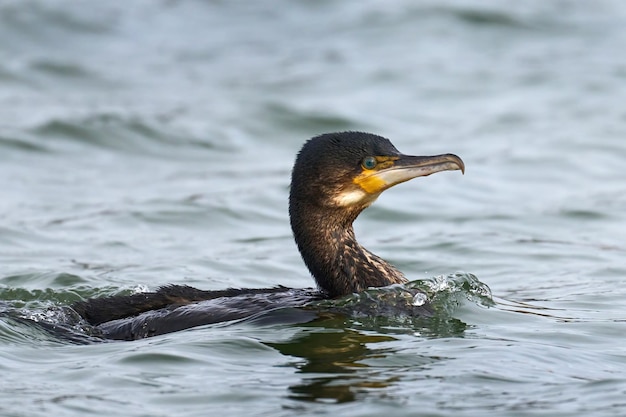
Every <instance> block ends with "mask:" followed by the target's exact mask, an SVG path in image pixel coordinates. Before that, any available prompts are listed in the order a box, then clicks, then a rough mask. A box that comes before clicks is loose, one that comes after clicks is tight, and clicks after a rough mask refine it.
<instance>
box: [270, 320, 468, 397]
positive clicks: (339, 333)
mask: <svg viewBox="0 0 626 417" xmlns="http://www.w3.org/2000/svg"><path fill="white" fill-rule="evenodd" d="M431 321H433V322H436V321H437V320H432V319H431ZM351 323H354V322H353V321H351V320H347V319H346V318H345V317H343V316H339V315H333V314H329V315H327V316H322V317H320V318H319V319H318V320H315V321H313V322H311V323H309V324H307V325H304V326H303V327H308V328H309V329H310V331H308V329H307V330H306V331H305V332H304V333H300V334H299V335H298V336H297V337H296V338H295V339H292V340H290V341H286V342H279V343H266V344H267V345H268V346H271V347H273V348H275V349H277V350H278V351H280V352H281V353H282V354H284V355H288V356H292V357H297V358H302V359H304V360H303V361H298V362H295V363H293V366H295V367H296V368H297V369H298V371H299V373H302V374H311V375H305V376H303V378H302V380H301V381H300V383H298V384H296V385H292V386H290V387H289V391H290V394H289V398H290V399H293V400H299V401H323V402H324V401H327V402H335V403H344V402H350V401H355V400H356V399H357V397H358V396H359V395H361V394H365V393H367V392H371V391H372V390H377V389H384V388H388V387H390V386H392V385H394V384H395V383H396V381H397V379H398V376H397V375H391V374H390V373H388V372H385V373H382V372H381V370H380V368H379V367H376V368H374V367H370V365H369V364H368V363H367V362H368V361H370V360H382V361H384V360H385V358H387V357H389V356H391V355H393V354H395V353H396V351H395V350H394V348H393V347H390V344H385V345H380V347H378V346H376V344H381V343H385V342H395V341H398V337H394V335H393V333H396V334H400V333H402V334H407V333H415V332H416V329H411V328H402V329H401V328H396V329H395V330H390V331H389V332H388V334H385V333H383V332H381V331H380V329H377V331H376V332H373V331H369V330H357V329H355V328H353V327H352V328H351V327H350V324H351ZM433 324H434V323H433ZM442 326H443V327H445V329H441V330H444V331H443V334H440V335H439V336H453V335H454V336H461V335H462V334H463V331H464V329H465V327H466V325H465V324H464V323H463V322H461V321H459V320H456V319H446V320H445V323H441V322H440V323H437V324H435V327H442ZM420 330H421V329H420ZM429 336H431V337H432V336H435V335H433V334H430V335H429ZM418 337H419V336H418ZM443 359H445V358H442V357H437V356H421V355H416V356H415V357H414V358H413V359H412V360H411V364H410V365H409V366H411V367H413V368H414V367H418V368H419V367H428V366H430V365H431V364H433V363H435V362H437V361H440V360H443Z"/></svg>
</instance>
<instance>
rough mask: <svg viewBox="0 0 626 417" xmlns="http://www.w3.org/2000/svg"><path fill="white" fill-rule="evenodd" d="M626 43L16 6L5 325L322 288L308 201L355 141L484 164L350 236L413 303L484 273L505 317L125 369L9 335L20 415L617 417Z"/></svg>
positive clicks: (342, 15)
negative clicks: (303, 205) (415, 297)
mask: <svg viewBox="0 0 626 417" xmlns="http://www.w3.org/2000/svg"><path fill="white" fill-rule="evenodd" d="M625 18H626V6H625V5H624V4H623V3H622V2H620V1H617V0H600V1H594V2H579V1H574V0H564V1H558V2H545V1H540V0H532V1H525V2H520V3H519V4H518V3H515V4H508V3H506V4H505V3H503V2H496V1H474V0H446V1H419V2H414V1H402V0H397V1H395V0H394V1H391V2H385V3H384V4H382V3H380V2H374V1H367V2H356V1H349V2H341V3H332V2H313V3H311V2H305V1H295V2H294V1H278V2H274V3H272V4H256V3H255V4H248V3H246V2H200V1H196V2H170V1H147V0H145V1H144V0H139V1H135V2H133V3H132V5H130V4H128V3H127V2H121V1H108V2H101V3H93V2H69V1H66V0H53V1H43V0H39V1H38V0H28V1H19V2H10V1H9V2H4V3H2V4H1V5H0V39H2V42H0V104H1V108H2V112H0V189H1V190H2V193H1V198H0V300H1V301H0V309H2V310H3V311H13V312H15V311H21V312H23V313H24V314H31V315H33V314H34V315H35V316H33V317H34V318H39V319H40V320H43V321H45V320H54V319H55V318H60V317H59V316H55V314H56V313H55V312H58V311H59V309H63V308H64V307H66V306H68V305H69V304H71V302H73V301H76V300H79V299H82V298H86V297H93V296H105V295H111V294H119V293H131V292H136V291H146V290H150V289H155V288H157V287H158V286H159V285H164V284H169V283H175V284H187V285H193V286H197V287H200V288H204V289H221V288H225V287H229V286H232V287H264V286H265V287H266V286H272V285H276V284H280V285H285V286H289V287H297V288H300V287H309V286H311V285H312V280H311V278H310V277H309V275H308V272H307V271H306V269H305V267H304V265H303V264H302V262H301V260H300V257H299V254H298V252H297V250H296V248H295V245H294V244H293V241H292V237H291V232H290V229H289V225H288V219H287V210H286V200H287V194H288V186H289V173H290V169H291V164H292V162H293V158H294V156H295V153H296V152H297V150H298V149H299V147H300V146H301V144H302V143H303V142H304V140H306V139H307V138H309V137H311V136H314V135H317V134H320V133H323V132H328V131H337V130H365V131H370V132H373V133H377V134H381V135H384V136H387V137H389V138H390V139H391V140H392V141H393V142H394V144H395V145H396V147H397V148H398V149H400V150H401V151H402V152H405V153H408V154H436V153H444V152H453V153H456V154H458V155H460V156H461V157H462V158H463V159H464V161H465V163H466V166H467V171H466V175H465V176H461V175H459V174H458V173H456V172H455V173H442V174H438V175H435V176H431V177H428V178H425V179H419V180H416V181H413V182H409V183H407V184H403V185H401V186H398V187H396V188H394V189H392V190H390V191H388V192H386V193H385V195H383V196H382V197H381V198H380V199H379V200H378V201H377V202H376V204H375V205H374V206H372V207H371V208H370V209H368V210H367V211H366V212H365V213H364V214H363V215H362V216H361V217H360V218H359V220H358V222H357V224H356V231H357V235H358V237H359V239H360V241H361V242H362V243H363V244H364V245H365V246H367V247H368V248H369V249H371V250H372V251H374V252H375V253H377V254H379V255H381V256H382V257H384V258H385V259H388V260H389V261H391V262H393V263H394V264H395V265H397V266H398V267H399V268H400V269H401V270H402V271H403V272H404V273H405V274H406V275H407V276H408V277H410V278H411V279H412V280H418V281H419V280H430V281H427V282H433V281H432V279H433V277H436V276H449V275H450V274H454V273H455V272H457V271H465V272H466V273H471V274H474V275H475V276H476V277H477V278H478V279H479V280H480V281H481V282H483V283H486V284H487V285H488V286H489V287H490V288H491V291H492V293H493V296H494V297H493V298H494V301H495V302H496V304H495V305H494V306H492V307H490V308H485V307H483V306H481V305H480V304H479V303H476V302H473V301H462V300H463V297H459V300H458V306H456V305H457V304H455V303H452V304H451V308H450V310H451V311H450V312H449V314H450V315H449V317H448V316H446V317H447V318H446V319H445V320H444V321H443V322H442V323H439V324H441V325H440V326H438V325H437V323H431V324H430V325H423V323H416V322H413V321H411V320H408V321H404V322H403V321H399V320H385V319H384V318H383V319H377V318H368V317H367V316H365V317H349V316H345V315H341V314H330V313H329V314H321V315H318V316H316V317H315V318H314V319H312V320H308V321H307V320H304V321H298V320H296V322H295V323H294V322H289V320H286V321H285V320H272V319H268V320H248V321H242V322H237V323H227V324H223V325H214V326H205V327H200V328H195V329H192V330H188V331H183V332H179V333H175V334H170V335H165V336H160V337H156V338H152V339H147V340H141V341H137V342H129V343H119V342H118V343H89V344H81V343H78V342H76V341H71V340H66V339H63V338H60V337H57V336H55V335H54V334H53V333H50V332H49V331H46V330H44V329H42V328H41V327H38V326H34V325H29V324H28V323H27V322H24V321H22V320H19V318H16V317H4V318H3V319H2V320H0V370H2V373H3V376H4V377H3V378H2V382H0V387H1V389H0V414H2V415H6V416H26V415H28V416H37V415H46V416H48V415H58V416H76V415H81V416H82V415H107V416H109V415H112V414H119V413H122V414H124V415H128V416H147V415H150V416H171V415H173V414H175V415H180V416H195V415H207V414H212V413H216V412H219V413H221V414H223V415H232V416H239V415H243V414H244V413H247V414H248V415H262V416H281V415H284V416H291V415H294V414H297V415H342V416H344V415H345V416H370V415H371V416H374V415H382V414H387V415H394V416H396V415H398V416H400V415H411V416H417V415H424V416H438V415H441V416H444V415H456V416H476V415H497V416H526V415H546V416H579V415H581V414H590V415H602V416H605V415H615V416H621V415H624V413H625V412H626V401H624V393H625V392H626V347H624V344H623V343H622V336H623V335H624V334H625V331H626V327H625V326H626V324H625V320H626V308H625V307H624V300H625V299H626V290H625V289H624V285H623V283H624V280H625V279H626V266H625V263H624V259H625V258H626V245H625V244H624V242H626V215H625V214H624V213H626V176H625V174H624V169H623V167H624V162H625V161H626V141H625V140H624V137H626V127H625V126H626V111H625V110H624V103H626V89H625V88H624V84H625V82H626V58H625V57H624V54H623V53H621V51H624V50H626V26H624V23H623V22H624V21H625V20H624V19H625ZM453 306H456V307H455V308H452V307H453ZM277 314H278V313H277ZM281 314H284V316H285V317H290V316H291V315H296V316H297V315H298V314H299V313H298V312H296V311H284V312H282V313H281ZM33 317H31V318H33Z"/></svg>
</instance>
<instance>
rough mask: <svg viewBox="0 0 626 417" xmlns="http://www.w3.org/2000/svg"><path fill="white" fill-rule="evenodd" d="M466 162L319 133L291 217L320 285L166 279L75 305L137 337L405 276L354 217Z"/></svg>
mask: <svg viewBox="0 0 626 417" xmlns="http://www.w3.org/2000/svg"><path fill="white" fill-rule="evenodd" d="M464 169H465V166H464V164H463V161H462V160H461V158H459V157H458V156H456V155H453V154H444V155H436V156H409V155H404V154H401V153H400V152H399V151H398V150H397V149H396V148H395V147H394V146H393V144H392V143H391V142H390V141H389V140H388V139H386V138H383V137H381V136H377V135H374V134H370V133H363V132H340V133H328V134H323V135H320V136H317V137H314V138H312V139H310V140H309V141H307V142H306V143H305V144H304V146H303V147H302V149H301V150H300V152H299V153H298V156H297V158H296V162H295V164H294V167H293V171H292V176H291V190H290V193H289V218H290V221H291V229H292V231H293V235H294V238H295V241H296V244H297V246H298V249H299V250H300V254H301V255H302V259H303V260H304V263H305V264H306V266H307V267H308V268H309V271H310V272H311V274H312V275H313V278H314V279H315V281H316V283H317V288H318V289H317V290H315V289H304V290H302V289H300V290H298V289H290V288H286V287H276V288H262V289H232V288H231V289H227V290H222V291H203V290H198V289H195V288H192V287H188V286H184V285H169V286H165V287H161V288H159V289H158V290H157V291H156V292H146V293H139V294H134V295H129V296H112V297H105V298H93V299H89V300H86V301H80V302H77V303H74V304H73V305H72V308H73V309H74V310H75V311H76V312H77V313H78V314H79V315H80V316H81V317H82V318H84V319H85V320H86V321H87V322H89V323H90V324H91V325H92V326H95V327H96V328H97V329H99V331H100V332H101V333H102V336H104V337H106V338H110V339H124V340H132V339H139V338H144V337H149V336H154V335H158V334H163V333H169V332H173V331H177V330H182V329H187V328H190V327H195V326H199V325H203V324H210V323H217V322H222V321H229V320H235V319H240V318H244V317H249V316H252V315H255V314H259V313H262V312H265V311H267V310H270V309H273V308H277V307H289V306H292V307H298V306H303V305H305V304H306V303H309V302H311V301H313V300H318V299H324V298H336V297H341V296H345V295H348V294H352V293H356V292H360V291H363V290H365V289H367V288H368V287H382V286H387V285H391V284H394V283H404V282H407V280H406V278H405V277H404V275H403V274H402V273H401V272H400V271H399V270H397V269H396V268H395V267H394V266H392V265H391V264H389V263H387V262H386V261H384V260H383V259H382V258H380V257H378V256H376V255H374V254H373V253H372V252H370V251H368V250H367V249H365V248H364V247H363V246H361V245H360V244H359V243H358V242H357V241H356V238H355V236H354V230H353V228H352V223H353V222H354V220H355V219H356V218H357V216H358V215H359V213H361V211H363V210H364V209H365V208H367V207H368V206H369V205H370V204H372V203H373V202H374V200H376V198H378V196H379V195H380V194H381V193H382V192H383V191H385V190H386V189H388V188H390V187H393V186H394V185H396V184H399V183H401V182H404V181H408V180H410V179H413V178H416V177H423V176H427V175H430V174H433V173H436V172H440V171H447V170H461V172H464ZM424 313H425V314H427V313H428V307H425V308H424Z"/></svg>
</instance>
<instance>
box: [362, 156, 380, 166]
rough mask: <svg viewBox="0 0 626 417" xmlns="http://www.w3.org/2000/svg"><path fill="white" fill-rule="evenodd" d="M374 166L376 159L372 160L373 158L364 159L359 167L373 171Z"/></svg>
mask: <svg viewBox="0 0 626 417" xmlns="http://www.w3.org/2000/svg"><path fill="white" fill-rule="evenodd" d="M376 164H377V162H376V158H374V157H373V156H367V157H365V159H363V162H362V163H361V165H362V166H363V168H365V169H374V168H375V167H376Z"/></svg>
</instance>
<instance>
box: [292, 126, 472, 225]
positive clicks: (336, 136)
mask: <svg viewBox="0 0 626 417" xmlns="http://www.w3.org/2000/svg"><path fill="white" fill-rule="evenodd" d="M464 169H465V166H464V164H463V161H462V160H461V158H459V157H458V156H456V155H453V154H444V155H436V156H409V155H403V154H401V153H400V152H399V151H398V150H397V149H396V148H395V146H393V144H392V143H391V142H390V141H389V140H388V139H386V138H383V137H381V136H377V135H373V134H370V133H363V132H341V133H328V134H324V135H320V136H317V137H314V138H313V139H310V140H309V141H308V142H306V143H305V144H304V146H303V147H302V149H301V150H300V153H299V154H298V157H297V158H296V162H295V165H294V167H293V172H292V179H291V194H290V205H292V204H294V203H296V202H299V203H301V204H302V203H305V204H306V205H307V206H308V207H310V208H312V207H313V206H318V207H326V208H337V209H341V210H344V211H345V212H346V213H348V212H351V213H356V215H358V213H359V212H361V211H362V210H363V209H364V208H366V207H367V206H369V205H370V204H371V203H372V202H374V200H376V198H377V197H378V196H379V195H380V194H381V193H382V192H383V191H384V190H386V189H388V188H390V187H393V186H394V185H396V184H399V183H401V182H404V181H408V180H410V179H412V178H416V177H423V176H427V175H430V174H434V173H435V172H439V171H448V170H461V171H462V172H463V171H464ZM292 214H293V213H292ZM351 220H354V219H351Z"/></svg>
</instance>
